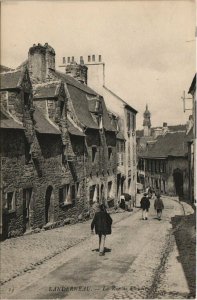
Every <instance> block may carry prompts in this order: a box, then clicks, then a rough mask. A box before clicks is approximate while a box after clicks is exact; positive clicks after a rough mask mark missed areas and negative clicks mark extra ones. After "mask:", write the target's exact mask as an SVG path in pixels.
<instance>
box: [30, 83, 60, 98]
mask: <svg viewBox="0 0 197 300" xmlns="http://www.w3.org/2000/svg"><path fill="white" fill-rule="evenodd" d="M60 84H61V82H60V81H49V82H45V83H40V84H36V85H34V89H33V90H34V92H33V97H34V99H41V98H55V97H57V96H58V93H59V87H60Z"/></svg>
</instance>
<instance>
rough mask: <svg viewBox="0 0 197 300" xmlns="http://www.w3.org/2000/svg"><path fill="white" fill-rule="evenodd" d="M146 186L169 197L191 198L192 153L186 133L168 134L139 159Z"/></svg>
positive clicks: (161, 137) (160, 138)
mask: <svg viewBox="0 0 197 300" xmlns="http://www.w3.org/2000/svg"><path fill="white" fill-rule="evenodd" d="M138 168H139V170H140V171H143V172H144V175H145V177H144V181H145V182H144V184H145V186H151V187H152V188H154V189H155V190H159V191H160V192H161V193H164V194H168V195H178V196H179V197H183V196H185V197H187V196H188V184H189V174H188V149H187V136H186V132H185V131H177V132H168V133H166V134H165V135H162V136H160V137H159V138H158V139H157V141H156V142H155V144H154V145H153V146H152V147H151V148H150V149H147V150H145V151H144V152H143V153H141V154H140V156H139V167H138Z"/></svg>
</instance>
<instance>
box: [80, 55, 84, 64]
mask: <svg viewBox="0 0 197 300" xmlns="http://www.w3.org/2000/svg"><path fill="white" fill-rule="evenodd" d="M80 65H84V60H83V56H80Z"/></svg>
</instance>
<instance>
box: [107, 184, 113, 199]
mask: <svg viewBox="0 0 197 300" xmlns="http://www.w3.org/2000/svg"><path fill="white" fill-rule="evenodd" d="M111 197H112V181H109V182H108V184H107V198H111Z"/></svg>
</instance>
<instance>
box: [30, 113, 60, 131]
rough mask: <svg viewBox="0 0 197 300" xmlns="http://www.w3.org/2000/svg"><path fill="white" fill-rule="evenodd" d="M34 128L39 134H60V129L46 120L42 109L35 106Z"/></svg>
mask: <svg viewBox="0 0 197 300" xmlns="http://www.w3.org/2000/svg"><path fill="white" fill-rule="evenodd" d="M34 120H35V123H36V124H35V130H36V131H37V132H39V133H41V134H61V132H60V130H59V129H57V128H56V127H55V125H53V124H52V122H50V120H48V119H47V118H46V117H45V116H44V114H43V113H42V111H41V110H40V109H39V108H38V107H36V108H35V111H34Z"/></svg>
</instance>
